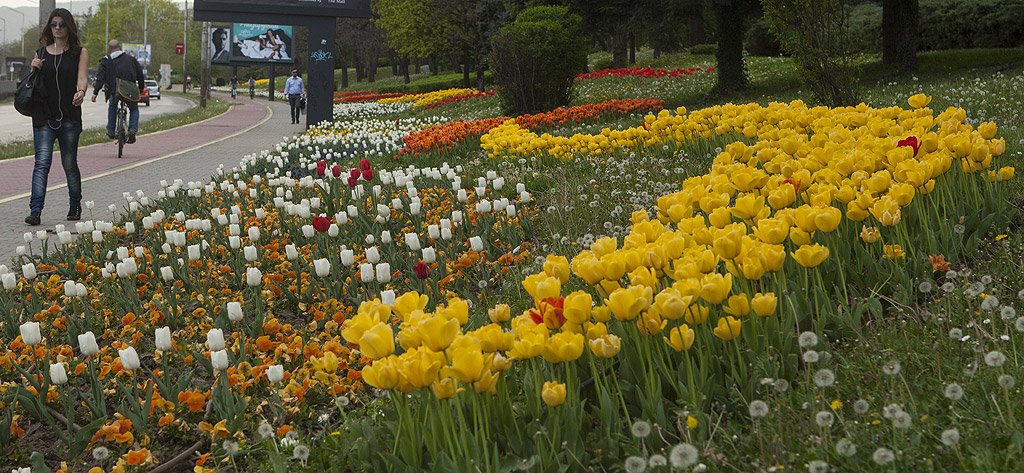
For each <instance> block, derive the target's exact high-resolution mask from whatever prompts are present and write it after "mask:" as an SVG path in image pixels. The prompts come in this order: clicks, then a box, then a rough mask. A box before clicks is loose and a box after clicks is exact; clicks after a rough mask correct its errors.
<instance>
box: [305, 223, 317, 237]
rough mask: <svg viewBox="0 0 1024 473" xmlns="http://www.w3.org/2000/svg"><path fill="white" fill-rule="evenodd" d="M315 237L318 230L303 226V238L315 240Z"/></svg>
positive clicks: (310, 226)
mask: <svg viewBox="0 0 1024 473" xmlns="http://www.w3.org/2000/svg"><path fill="white" fill-rule="evenodd" d="M313 235H316V229H315V228H313V226H312V225H303V226H302V236H304V237H306V238H313Z"/></svg>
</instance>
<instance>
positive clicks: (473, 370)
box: [441, 347, 484, 383]
mask: <svg viewBox="0 0 1024 473" xmlns="http://www.w3.org/2000/svg"><path fill="white" fill-rule="evenodd" d="M449 357H450V359H451V365H450V366H445V367H444V368H441V376H450V377H452V378H455V379H457V380H459V381H462V382H464V383H472V382H474V381H476V380H478V379H480V376H482V375H483V373H484V354H483V353H482V352H481V351H480V349H479V348H477V349H473V348H464V347H460V348H456V349H454V350H452V352H451V353H450V355H449Z"/></svg>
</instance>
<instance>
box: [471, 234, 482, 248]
mask: <svg viewBox="0 0 1024 473" xmlns="http://www.w3.org/2000/svg"><path fill="white" fill-rule="evenodd" d="M469 248H470V249H472V250H473V251H483V249H484V240H483V239H482V238H480V237H479V236H475V237H470V238H469Z"/></svg>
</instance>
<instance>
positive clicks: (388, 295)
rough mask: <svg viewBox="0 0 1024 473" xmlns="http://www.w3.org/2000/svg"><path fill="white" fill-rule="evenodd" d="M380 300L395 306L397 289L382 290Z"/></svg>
mask: <svg viewBox="0 0 1024 473" xmlns="http://www.w3.org/2000/svg"><path fill="white" fill-rule="evenodd" d="M380 302H381V303H382V304H386V305H390V306H393V305H395V291H394V290H392V289H388V290H386V291H380Z"/></svg>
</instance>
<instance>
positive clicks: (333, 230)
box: [327, 223, 339, 238]
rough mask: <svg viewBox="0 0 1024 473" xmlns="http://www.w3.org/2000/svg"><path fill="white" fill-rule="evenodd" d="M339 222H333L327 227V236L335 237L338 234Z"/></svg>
mask: <svg viewBox="0 0 1024 473" xmlns="http://www.w3.org/2000/svg"><path fill="white" fill-rule="evenodd" d="M338 230H339V229H338V224H336V223H332V224H331V226H329V227H327V236H329V237H331V238H334V237H336V236H338Z"/></svg>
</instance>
